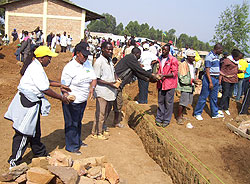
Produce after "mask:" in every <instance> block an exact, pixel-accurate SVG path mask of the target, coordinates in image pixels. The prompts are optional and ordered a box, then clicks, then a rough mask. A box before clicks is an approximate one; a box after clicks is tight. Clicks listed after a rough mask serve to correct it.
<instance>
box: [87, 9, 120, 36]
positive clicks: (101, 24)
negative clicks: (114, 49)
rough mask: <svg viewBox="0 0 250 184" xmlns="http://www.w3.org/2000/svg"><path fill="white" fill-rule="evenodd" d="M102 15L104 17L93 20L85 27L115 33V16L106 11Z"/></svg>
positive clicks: (95, 30)
mask: <svg viewBox="0 0 250 184" xmlns="http://www.w3.org/2000/svg"><path fill="white" fill-rule="evenodd" d="M102 15H103V16H104V17H105V19H101V20H93V21H91V22H90V23H89V24H88V25H87V28H88V29H89V30H90V31H93V32H103V33H115V29H116V18H115V17H113V16H112V15H110V14H108V13H103V14H102Z"/></svg>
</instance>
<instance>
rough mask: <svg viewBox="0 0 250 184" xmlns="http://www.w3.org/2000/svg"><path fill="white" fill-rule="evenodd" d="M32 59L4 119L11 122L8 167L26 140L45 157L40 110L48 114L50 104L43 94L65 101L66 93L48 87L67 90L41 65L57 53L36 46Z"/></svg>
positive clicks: (18, 159)
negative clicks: (13, 131)
mask: <svg viewBox="0 0 250 184" xmlns="http://www.w3.org/2000/svg"><path fill="white" fill-rule="evenodd" d="M34 54H35V59H34V60H33V61H32V62H31V63H30V65H29V66H28V67H27V69H26V71H25V72H24V75H23V76H22V78H21V80H20V83H19V85H18V92H17V94H16V95H15V97H14V99H13V100H12V102H11V104H10V106H9V108H8V111H7V112H6V113H5V115H4V118H6V119H8V120H11V121H12V122H13V129H14V130H15V135H14V137H13V143H12V155H11V156H10V158H9V160H8V162H9V163H10V167H11V168H12V167H14V166H16V165H19V164H20V163H21V161H22V155H23V154H24V152H25V150H26V148H27V146H28V143H30V146H31V149H32V152H33V153H34V155H35V156H36V157H42V156H47V151H46V148H45V146H44V144H43V143H41V140H40V138H41V128H40V113H41V114H42V115H44V116H47V115H48V113H49V110H50V104H49V102H48V100H47V99H46V98H45V97H44V94H46V95H48V96H50V97H52V98H56V99H59V100H61V101H62V102H64V103H68V102H69V101H68V99H67V98H66V97H65V96H62V95H60V94H57V93H56V92H55V91H53V90H52V89H51V88H50V85H51V86H54V87H61V88H62V89H63V90H70V89H69V88H68V87H66V86H63V85H61V84H60V83H58V82H55V81H50V80H49V79H48V78H47V75H46V73H45V71H44V69H43V67H46V66H48V64H49V63H50V60H51V57H55V56H57V54H56V53H53V52H51V51H50V49H49V48H48V47H46V46H40V47H38V48H37V49H36V50H35V52H34Z"/></svg>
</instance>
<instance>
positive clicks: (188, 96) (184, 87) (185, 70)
mask: <svg viewBox="0 0 250 184" xmlns="http://www.w3.org/2000/svg"><path fill="white" fill-rule="evenodd" d="M186 56H187V58H186V59H185V61H184V62H182V63H180V65H179V72H178V87H177V90H179V91H180V92H181V97H180V101H179V107H178V115H177V118H176V119H177V123H178V124H179V125H183V124H184V122H183V121H184V117H183V112H184V111H185V109H186V107H187V106H188V105H189V104H192V103H193V92H194V88H195V84H196V83H198V81H199V80H198V79H197V78H196V76H195V68H194V65H193V64H194V62H195V51H194V50H188V51H187V52H186Z"/></svg>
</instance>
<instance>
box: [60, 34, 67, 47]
mask: <svg viewBox="0 0 250 184" xmlns="http://www.w3.org/2000/svg"><path fill="white" fill-rule="evenodd" d="M60 45H61V46H63V47H67V36H64V35H62V36H61V38H60Z"/></svg>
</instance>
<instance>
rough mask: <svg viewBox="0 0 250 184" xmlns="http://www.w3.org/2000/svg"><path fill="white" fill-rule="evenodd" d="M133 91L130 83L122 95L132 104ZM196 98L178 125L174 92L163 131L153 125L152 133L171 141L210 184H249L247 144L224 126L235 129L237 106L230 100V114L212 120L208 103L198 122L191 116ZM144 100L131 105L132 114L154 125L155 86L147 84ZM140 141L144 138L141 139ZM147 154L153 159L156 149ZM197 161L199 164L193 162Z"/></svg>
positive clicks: (136, 95)
mask: <svg viewBox="0 0 250 184" xmlns="http://www.w3.org/2000/svg"><path fill="white" fill-rule="evenodd" d="M135 91H138V84H137V82H135V83H133V84H130V86H128V87H127V88H126V89H125V93H126V94H127V95H128V97H127V98H128V99H129V100H131V101H136V100H137V99H138V94H137V93H135ZM198 97H199V95H195V96H194V103H193V106H189V108H188V109H187V111H186V113H185V115H184V117H186V118H187V120H186V121H185V124H184V125H178V124H177V123H176V119H175V118H176V115H177V108H178V101H179V97H178V95H177V93H176V96H175V100H174V112H173V116H172V120H171V123H170V125H169V126H168V127H167V128H165V129H163V128H158V127H157V126H156V125H154V126H155V127H156V130H157V131H159V132H160V134H161V138H160V139H162V140H161V141H165V142H168V141H170V142H172V143H173V146H176V148H177V149H178V150H179V151H180V152H181V153H182V154H183V155H184V156H185V157H186V158H187V159H188V160H189V161H190V162H191V163H192V164H193V165H194V166H196V167H197V168H198V171H200V172H201V174H203V175H205V176H206V177H208V178H211V179H212V181H215V182H212V183H223V182H224V183H249V180H250V177H249V176H250V142H249V140H247V139H245V138H242V137H240V136H238V135H236V134H234V133H232V132H231V131H229V129H228V128H227V126H226V124H227V123H231V124H233V125H235V126H238V124H237V123H236V120H238V119H239V116H238V112H239V109H240V107H241V104H238V103H235V102H234V101H232V100H231V101H230V108H229V110H230V112H231V115H230V116H228V115H225V117H224V118H220V119H212V118H211V116H210V109H209V100H208V101H207V104H206V106H205V108H204V111H203V113H202V116H203V118H204V120H203V121H198V120H196V119H195V118H194V117H193V111H194V107H195V105H196V103H197V100H198ZM148 98H149V102H148V104H147V105H138V104H137V105H132V107H133V108H134V109H136V111H140V112H141V114H142V115H143V114H147V118H146V120H147V119H148V122H149V123H148V122H147V124H151V123H153V124H154V120H155V116H156V111H157V98H158V95H157V89H156V84H152V83H151V84H150V86H149V97H148ZM130 107H131V105H130ZM130 111H131V110H130ZM134 112H135V111H134ZM134 119H135V118H134ZM137 119H138V117H137ZM244 119H245V120H249V119H250V116H245V117H244ZM139 123H140V122H139ZM144 123H145V122H144ZM187 123H191V124H192V125H193V126H194V128H193V129H188V128H186V124H187ZM132 124H133V123H132ZM135 126H138V125H135ZM140 126H141V127H140V128H139V129H140V130H138V131H139V132H141V133H142V134H145V135H147V134H148V135H151V132H150V131H151V130H150V131H149V132H143V130H142V129H146V126H147V125H140ZM154 132H155V130H154ZM139 134H140V133H139ZM142 139H144V137H142ZM145 139H146V138H145ZM151 144H153V142H152V143H150V142H148V143H145V145H146V146H145V147H151ZM171 147H172V146H171ZM163 149H164V148H163ZM151 152H152V153H150V152H149V154H150V155H151V156H152V157H156V155H157V154H158V152H159V150H157V149H151ZM177 155H179V153H177ZM197 159H198V160H199V161H197ZM156 160H157V158H156ZM205 167H207V168H208V169H206V168H205ZM163 169H164V168H163ZM210 171H211V172H210ZM218 178H219V179H218ZM220 180H221V181H220Z"/></svg>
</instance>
